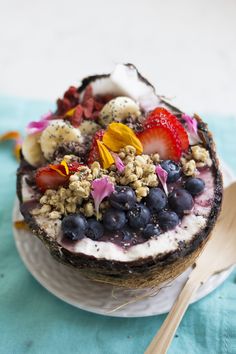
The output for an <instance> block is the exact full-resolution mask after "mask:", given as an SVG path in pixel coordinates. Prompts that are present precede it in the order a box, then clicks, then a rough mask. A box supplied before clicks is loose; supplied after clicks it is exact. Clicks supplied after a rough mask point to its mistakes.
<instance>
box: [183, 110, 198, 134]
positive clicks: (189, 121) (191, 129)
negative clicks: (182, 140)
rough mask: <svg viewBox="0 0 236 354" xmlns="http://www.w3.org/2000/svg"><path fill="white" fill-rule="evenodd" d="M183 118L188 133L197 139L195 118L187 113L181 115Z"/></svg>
mask: <svg viewBox="0 0 236 354" xmlns="http://www.w3.org/2000/svg"><path fill="white" fill-rule="evenodd" d="M182 118H183V120H184V121H185V123H186V125H187V131H188V133H189V134H190V135H191V136H192V137H193V138H194V139H197V141H199V136H198V131H197V120H196V119H195V118H192V117H190V116H189V115H187V114H183V115H182Z"/></svg>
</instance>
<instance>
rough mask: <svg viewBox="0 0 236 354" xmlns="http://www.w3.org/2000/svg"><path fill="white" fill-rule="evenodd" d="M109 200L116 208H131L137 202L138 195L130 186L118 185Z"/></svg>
mask: <svg viewBox="0 0 236 354" xmlns="http://www.w3.org/2000/svg"><path fill="white" fill-rule="evenodd" d="M109 202H110V204H111V206H112V207H114V208H115V209H118V210H130V209H131V208H133V207H134V205H135V203H136V195H135V193H134V190H133V189H132V188H130V187H126V186H116V188H115V191H114V192H113V193H112V194H111V195H110V198H109Z"/></svg>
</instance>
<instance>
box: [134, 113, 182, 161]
mask: <svg viewBox="0 0 236 354" xmlns="http://www.w3.org/2000/svg"><path fill="white" fill-rule="evenodd" d="M137 136H138V138H139V140H140V141H141V143H142V145H143V152H144V154H148V155H151V154H154V153H156V152H157V153H158V154H159V155H160V158H161V159H162V160H166V159H171V160H174V161H179V159H180V156H181V152H182V150H181V142H180V139H179V136H178V135H177V133H176V131H175V129H174V127H173V125H171V124H170V123H169V121H168V120H165V119H161V120H153V121H151V122H150V123H148V124H145V126H144V131H143V132H141V133H139V134H137Z"/></svg>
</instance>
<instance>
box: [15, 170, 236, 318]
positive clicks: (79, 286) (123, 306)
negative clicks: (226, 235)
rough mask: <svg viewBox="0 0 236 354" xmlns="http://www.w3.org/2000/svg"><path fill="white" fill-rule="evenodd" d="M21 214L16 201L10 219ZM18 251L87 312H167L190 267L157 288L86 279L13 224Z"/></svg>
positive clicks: (220, 277)
mask: <svg viewBox="0 0 236 354" xmlns="http://www.w3.org/2000/svg"><path fill="white" fill-rule="evenodd" d="M222 170H223V174H224V185H225V186H227V185H228V184H230V183H231V182H232V181H233V180H234V179H235V177H234V174H233V173H232V171H231V170H230V169H229V168H228V167H227V166H225V164H223V165H222ZM21 218H22V217H21V216H20V213H19V208H18V202H16V203H15V207H14V211H13V220H19V219H21ZM13 232H14V237H15V241H16V246H17V249H18V252H19V254H20V256H21V258H22V260H23V262H24V264H25V266H26V267H27V268H28V270H29V271H30V272H31V274H32V275H33V276H34V277H35V279H37V280H38V282H39V283H40V284H41V285H43V286H44V287H45V288H46V289H47V290H49V291H50V292H51V293H52V294H54V295H55V296H57V297H58V298H60V299H61V300H63V301H65V302H67V303H69V304H71V305H73V306H76V307H78V308H80V309H83V310H87V311H90V312H94V313H98V314H102V315H109V316H117V317H144V316H152V315H158V314H162V313H166V312H168V311H169V310H170V309H171V307H172V305H173V303H174V301H175V299H176V297H177V295H178V293H179V291H180V290H181V288H182V287H183V285H184V284H185V282H186V280H187V277H188V274H189V273H190V272H191V269H190V268H189V269H188V270H187V271H186V272H184V273H182V274H181V275H180V276H179V277H178V278H176V279H175V280H174V281H172V282H171V283H169V284H168V285H166V286H165V287H163V288H162V289H160V290H158V291H157V290H156V289H155V290H154V289H146V290H143V289H142V290H124V289H122V288H117V287H114V286H112V285H107V284H100V283H97V282H93V281H91V280H88V279H86V278H84V277H83V276H81V275H80V273H79V272H77V271H76V270H75V269H72V268H69V267H66V266H64V265H62V264H60V263H58V262H57V261H56V260H54V259H53V258H52V257H51V256H50V254H49V252H48V250H47V249H46V248H45V246H44V245H43V244H42V242H41V241H40V240H39V239H37V238H36V237H35V236H34V235H32V233H31V232H27V231H25V230H19V229H18V230H17V229H15V228H13ZM232 270H233V267H231V268H230V269H227V270H226V271H224V272H221V273H218V274H215V275H213V276H212V277H211V278H210V279H209V280H208V281H207V282H206V283H205V284H203V285H202V286H201V287H200V288H199V290H198V292H197V293H196V295H195V297H194V299H193V302H195V301H198V300H199V299H201V298H203V297H204V296H206V295H207V294H209V293H210V292H211V291H213V290H214V289H215V288H217V287H218V286H219V285H220V284H221V283H222V282H223V281H224V280H225V279H226V278H227V277H228V276H229V274H230V273H231V272H232Z"/></svg>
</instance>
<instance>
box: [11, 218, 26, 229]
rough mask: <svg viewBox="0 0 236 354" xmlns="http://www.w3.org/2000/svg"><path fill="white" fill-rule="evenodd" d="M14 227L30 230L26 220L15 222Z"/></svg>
mask: <svg viewBox="0 0 236 354" xmlns="http://www.w3.org/2000/svg"><path fill="white" fill-rule="evenodd" d="M14 227H15V228H16V229H18V230H27V229H28V225H27V224H26V222H25V220H17V221H14Z"/></svg>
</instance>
